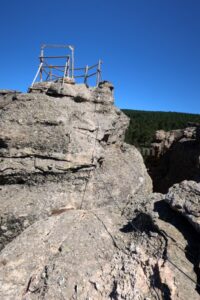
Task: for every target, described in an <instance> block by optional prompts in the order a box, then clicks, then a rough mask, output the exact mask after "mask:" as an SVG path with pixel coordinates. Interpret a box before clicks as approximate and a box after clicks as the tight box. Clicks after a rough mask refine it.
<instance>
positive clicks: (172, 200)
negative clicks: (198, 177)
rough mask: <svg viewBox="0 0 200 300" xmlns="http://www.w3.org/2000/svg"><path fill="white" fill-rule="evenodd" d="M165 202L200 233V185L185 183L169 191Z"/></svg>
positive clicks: (192, 182) (176, 185)
mask: <svg viewBox="0 0 200 300" xmlns="http://www.w3.org/2000/svg"><path fill="white" fill-rule="evenodd" d="M165 201H166V202H167V203H169V205H170V206H171V207H172V209H174V210H176V211H178V212H179V213H181V214H182V215H183V216H184V217H186V218H187V219H188V221H189V222H190V223H191V224H192V225H193V226H194V227H195V229H196V230H197V231H198V232H199V233H200V184H199V183H196V182H194V181H183V182H181V183H180V184H175V185H174V186H173V187H171V188H170V189H169V192H168V193H167V195H166V196H165Z"/></svg>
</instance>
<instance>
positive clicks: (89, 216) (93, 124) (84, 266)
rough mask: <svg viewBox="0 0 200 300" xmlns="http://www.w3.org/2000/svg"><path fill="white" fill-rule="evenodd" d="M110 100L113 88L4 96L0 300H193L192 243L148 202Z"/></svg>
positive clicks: (157, 204)
mask: <svg viewBox="0 0 200 300" xmlns="http://www.w3.org/2000/svg"><path fill="white" fill-rule="evenodd" d="M113 100H114V99H113V86H112V85H111V84H110V83H108V82H105V83H101V84H100V85H99V87H97V88H87V87H86V86H85V85H70V84H64V85H63V86H62V85H60V84H59V83H41V84H37V85H34V87H33V88H31V89H30V91H29V93H27V94H20V93H17V92H13V91H1V92H0V216H1V218H0V220H1V224H0V247H1V248H0V251H1V252H0V266H1V272H0V284H1V289H0V299H3V300H4V299H5V300H11V299H12V300H13V299H15V300H18V299H20V300H22V299H23V300H36V299H46V300H53V299H58V300H59V299H60V300H61V299H66V300H68V299H70V300H73V299H74V300H75V299H79V300H86V299H91V300H96V299H118V300H122V299H126V300H132V299H158V297H159V298H160V299H189V298H191V297H192V299H194V300H195V299H199V294H198V292H197V291H196V287H197V281H198V275H197V270H198V263H199V261H198V258H197V254H196V252H195V253H193V256H194V257H195V259H193V260H190V259H188V257H187V255H185V251H186V250H184V249H189V250H191V251H193V250H194V249H195V251H197V252H198V251H199V248H198V247H199V243H198V238H197V235H198V233H196V231H195V229H194V230H193V229H192V230H190V229H189V231H190V234H189V236H188V234H187V233H188V229H187V228H188V226H189V225H188V224H187V223H184V222H187V221H183V220H182V219H180V218H184V217H180V218H179V215H177V213H176V212H173V211H172V210H171V208H170V207H169V206H168V204H167V203H166V202H167V200H166V199H169V197H168V198H165V197H164V196H163V195H160V194H151V192H152V184H151V180H150V177H149V176H148V174H147V171H146V168H145V165H144V163H143V159H142V157H141V155H140V153H139V152H138V150H137V149H136V148H135V147H133V146H129V145H127V144H124V142H123V140H124V133H125V130H126V128H127V126H128V123H129V120H128V118H127V117H126V116H125V115H124V114H123V113H122V112H121V111H120V110H118V109H117V108H116V107H115V106H114V104H113ZM188 197H189V196H188V195H186V196H185V202H187V201H188ZM171 206H172V205H171ZM194 209H196V208H194ZM163 212H164V213H163ZM183 215H184V214H183ZM183 224H185V225H184V226H183ZM184 228H186V229H184ZM195 228H196V227H195ZM174 240H175V241H176V240H178V241H179V243H181V247H182V248H181V247H180V245H179V244H175V243H174V242H173V241H174ZM191 245H192V246H191ZM191 248H192V249H193V250H192V249H191ZM180 249H182V250H183V251H182V250H180ZM170 262H171V263H170ZM183 265H184V271H185V272H186V273H187V275H188V276H189V277H190V280H188V278H187V276H186V277H185V275H184V273H183V272H180V270H179V268H182V266H183ZM194 267H195V268H196V269H197V270H196V269H195V270H194Z"/></svg>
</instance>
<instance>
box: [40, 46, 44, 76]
mask: <svg viewBox="0 0 200 300" xmlns="http://www.w3.org/2000/svg"><path fill="white" fill-rule="evenodd" d="M43 57H44V48H43V46H42V47H41V52H40V65H41V68H40V82H42V80H43V79H42V71H43V69H42V66H43V62H44V58H43Z"/></svg>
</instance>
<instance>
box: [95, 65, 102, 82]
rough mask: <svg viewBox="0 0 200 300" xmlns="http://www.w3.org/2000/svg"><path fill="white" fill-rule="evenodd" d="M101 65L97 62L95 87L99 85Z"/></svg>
mask: <svg viewBox="0 0 200 300" xmlns="http://www.w3.org/2000/svg"><path fill="white" fill-rule="evenodd" d="M101 65H102V61H101V60H99V62H98V67H97V82H96V85H97V86H98V85H99V82H100V80H101Z"/></svg>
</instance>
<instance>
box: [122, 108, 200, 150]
mask: <svg viewBox="0 0 200 300" xmlns="http://www.w3.org/2000/svg"><path fill="white" fill-rule="evenodd" d="M122 111H123V112H124V113H125V114H126V115H127V116H128V117H129V118H130V119H131V121H130V126H129V128H128V130H127V132H126V142H127V143H129V144H132V145H135V146H137V147H139V146H140V147H141V146H147V147H148V146H149V145H150V143H151V140H152V138H153V136H154V133H155V131H156V130H159V129H164V130H167V131H168V130H172V129H181V128H185V127H186V126H187V123H188V122H196V123H200V115H198V114H186V113H176V112H159V111H158V112H157V111H156V112H152V111H139V110H129V109H123V110H122Z"/></svg>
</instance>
